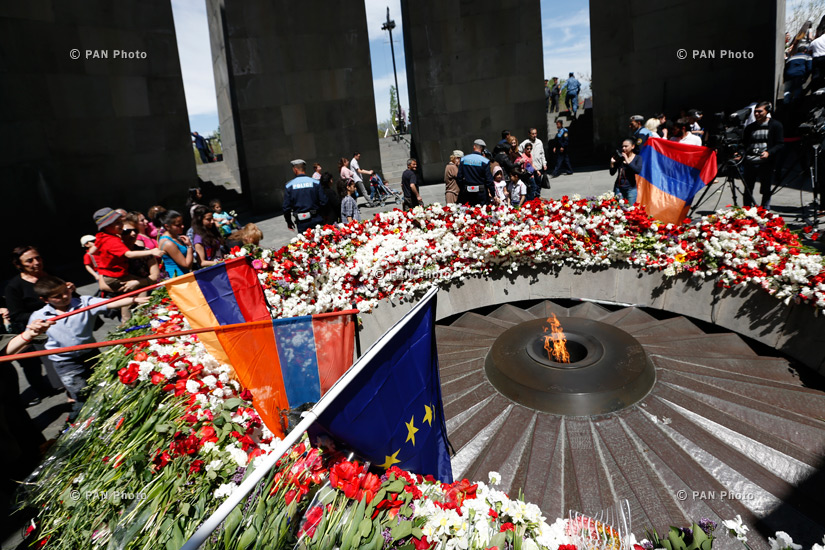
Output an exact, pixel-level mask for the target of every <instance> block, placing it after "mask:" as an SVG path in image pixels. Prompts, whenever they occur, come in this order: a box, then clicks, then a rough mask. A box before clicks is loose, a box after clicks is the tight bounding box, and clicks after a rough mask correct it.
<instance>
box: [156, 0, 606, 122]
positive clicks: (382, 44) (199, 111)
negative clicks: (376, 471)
mask: <svg viewBox="0 0 825 550" xmlns="http://www.w3.org/2000/svg"><path fill="white" fill-rule="evenodd" d="M540 1H541V16H542V35H543V42H544V44H543V50H544V74H545V78H550V77H553V76H559V77H562V78H564V77H566V76H567V74H568V73H569V72H570V71H573V72H575V73H576V76H579V75H580V74H586V75H589V74H590V72H591V71H590V13H589V8H588V3H587V2H583V1H573V2H564V1H562V0H540ZM364 4H365V8H366V13H367V32H368V34H369V44H370V57H371V60H372V74H373V88H374V92H375V117H376V120H377V122H379V123H380V122H382V121H384V120H387V119H389V118H390V101H389V97H390V86H391V85H393V84H394V78H393V71H392V55H391V53H390V41H389V33H387V31H382V30H381V26H382V24H383V23H384V21H385V20H386V18H387V8H388V7H389V9H390V19H392V20H394V21H395V25H396V27H395V29H393V32H392V38H393V45H394V47H395V62H396V68H397V70H398V87H399V88H400V96H401V107H402V108H403V109H404V110H405V111H408V110H409V100H408V96H407V78H406V70H405V58H404V44H403V39H402V34H401V33H402V31H403V27H404V25H403V22H402V20H401V1H400V0H364ZM172 12H173V14H174V19H175V32H176V34H177V38H178V53H179V55H180V61H181V73H182V75H183V88H184V92H185V94H186V107H187V110H188V111H189V125H190V127H191V129H192V131H197V132H200V133H201V134H204V135H209V134H211V133H212V132H214V131H215V130H216V129H217V128H218V107H217V100H216V99H215V80H214V77H213V74H212V56H211V49H210V45H209V26H208V23H207V20H206V2H205V1H204V0H172ZM587 91H588V90H587V88H586V87H585V89H584V90H583V92H584V95H587Z"/></svg>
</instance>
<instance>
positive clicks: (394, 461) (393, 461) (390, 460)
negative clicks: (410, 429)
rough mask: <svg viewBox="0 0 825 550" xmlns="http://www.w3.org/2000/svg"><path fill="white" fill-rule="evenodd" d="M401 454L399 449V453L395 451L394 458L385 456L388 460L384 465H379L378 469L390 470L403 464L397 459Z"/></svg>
mask: <svg viewBox="0 0 825 550" xmlns="http://www.w3.org/2000/svg"><path fill="white" fill-rule="evenodd" d="M400 452H401V449H398V450H397V451H395V452H394V453H393V454H392V456H387V455H384V458H386V459H387V460H385V461H384V463H383V464H379V465H378V467H379V468H384V469H385V470H389V469H390V468H391V467H392V465H393V464H398V463H399V462H401V461H400V460H398V458H397V457H398V453H400Z"/></svg>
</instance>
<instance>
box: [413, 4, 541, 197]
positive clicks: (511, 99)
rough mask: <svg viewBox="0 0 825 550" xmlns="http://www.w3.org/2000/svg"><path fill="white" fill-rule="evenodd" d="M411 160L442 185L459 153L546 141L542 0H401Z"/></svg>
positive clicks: (427, 179) (426, 179)
mask: <svg viewBox="0 0 825 550" xmlns="http://www.w3.org/2000/svg"><path fill="white" fill-rule="evenodd" d="M401 13H402V16H403V20H404V52H405V56H406V61H407V85H408V87H409V95H410V117H411V119H412V127H411V128H412V137H413V155H414V156H416V157H417V159H418V166H419V169H420V171H421V173H422V176H423V178H424V182H425V183H434V182H441V181H443V179H444V167H445V166H446V165H447V162H448V161H449V159H450V153H451V152H452V151H453V150H454V149H461V150H462V151H464V152H465V153H468V152H469V151H471V150H472V145H473V141H474V140H476V139H478V138H481V139H484V140H485V141H486V142H487V146H488V148H489V149H490V150H492V149H493V147H494V146H495V144H496V142H498V141H499V140H500V139H501V131H502V130H504V129H507V130H510V132H512V133H513V134H514V135H516V136H517V137H518V138H519V139H525V138H526V137H527V130H528V128H530V127H536V128H538V132H539V136H546V135H547V118H546V112H545V104H544V101H545V100H544V61H543V52H542V36H541V9H540V4H539V0H522V1H521V2H517V3H514V2H501V1H499V0H478V1H476V2H438V1H436V0H426V1H423V0H402V2H401Z"/></svg>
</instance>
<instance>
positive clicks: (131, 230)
mask: <svg viewBox="0 0 825 550" xmlns="http://www.w3.org/2000/svg"><path fill="white" fill-rule="evenodd" d="M132 233H137V229H124V230H123V231H121V232H120V234H121V235H123V236H124V237H125V236H126V235H131V234H132Z"/></svg>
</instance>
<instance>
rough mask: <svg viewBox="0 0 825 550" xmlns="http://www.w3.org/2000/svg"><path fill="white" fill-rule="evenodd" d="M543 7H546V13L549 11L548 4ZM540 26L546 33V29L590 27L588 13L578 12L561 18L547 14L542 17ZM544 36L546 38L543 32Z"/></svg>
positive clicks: (585, 11)
mask: <svg viewBox="0 0 825 550" xmlns="http://www.w3.org/2000/svg"><path fill="white" fill-rule="evenodd" d="M542 4H545V2H542ZM545 7H547V8H548V10H547V11H549V8H550V6H549V2H548V3H546V5H545ZM541 26H542V29H544V30H545V31H547V29H559V28H564V27H578V26H584V27H590V11H589V10H579V11H577V12H576V13H572V14H570V15H567V16H562V17H561V18H559V17H556V16H551V15H549V14H547V15H545V16H544V17H542V20H541ZM544 36H547V32H545V34H544Z"/></svg>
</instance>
